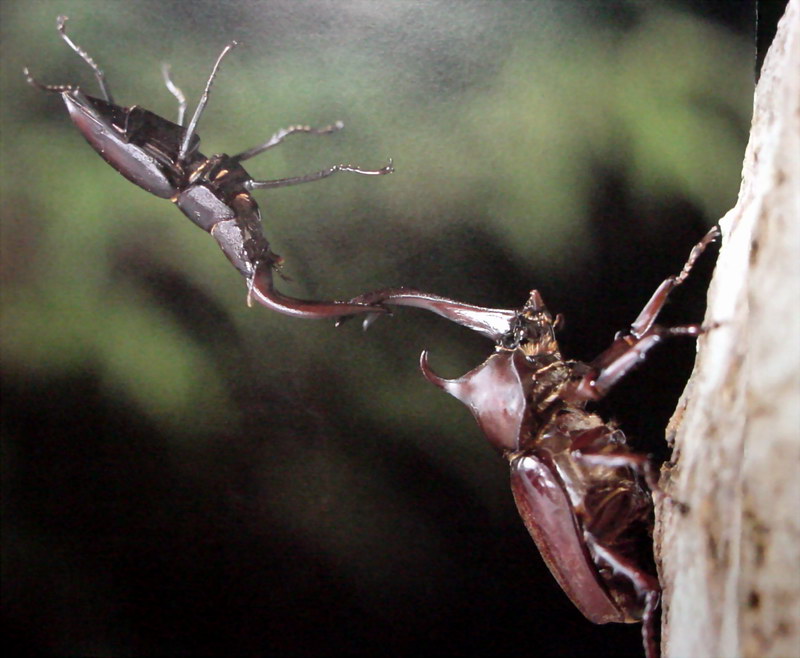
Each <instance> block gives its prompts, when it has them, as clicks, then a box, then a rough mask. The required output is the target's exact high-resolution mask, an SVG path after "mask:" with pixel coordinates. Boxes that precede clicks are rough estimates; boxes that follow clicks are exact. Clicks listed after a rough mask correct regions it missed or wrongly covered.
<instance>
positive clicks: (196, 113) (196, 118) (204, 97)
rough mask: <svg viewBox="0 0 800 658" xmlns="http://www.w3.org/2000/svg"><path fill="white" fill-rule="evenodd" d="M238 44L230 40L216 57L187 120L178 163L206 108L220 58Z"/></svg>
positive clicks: (182, 157)
mask: <svg viewBox="0 0 800 658" xmlns="http://www.w3.org/2000/svg"><path fill="white" fill-rule="evenodd" d="M238 45H239V44H238V43H236V42H235V41H231V42H230V43H229V44H228V45H227V46H225V47H224V48H223V49H222V52H221V53H220V54H219V56H218V57H217V61H216V62H214V67H213V68H212V69H211V75H209V76H208V81H207V82H206V86H205V89H203V95H202V96H201V97H200V102H199V103H198V104H197V108H196V109H195V111H194V114H193V115H192V120H191V121H189V126H188V127H187V128H186V134H185V135H184V136H183V141H182V142H181V150H180V151H178V159H177V162H178V163H181V162H183V160H184V158H186V153H187V152H188V151H189V144H190V143H191V141H192V136H193V135H194V130H195V128H197V122H198V121H200V116H201V115H202V114H203V110H205V109H206V103H208V93H209V92H210V91H211V85H212V84H213V83H214V78H216V77H217V71H218V70H219V65H220V64H221V63H222V58H223V57H225V55H227V54H228V53H229V52H230V51H231V50H233V49H234V48H236V46H238Z"/></svg>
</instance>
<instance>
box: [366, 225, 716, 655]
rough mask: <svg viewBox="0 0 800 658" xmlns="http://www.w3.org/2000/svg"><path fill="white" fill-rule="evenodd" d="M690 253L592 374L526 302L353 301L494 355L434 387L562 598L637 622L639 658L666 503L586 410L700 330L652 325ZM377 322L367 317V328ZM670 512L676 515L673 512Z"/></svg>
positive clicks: (651, 634)
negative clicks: (500, 474) (504, 486)
mask: <svg viewBox="0 0 800 658" xmlns="http://www.w3.org/2000/svg"><path fill="white" fill-rule="evenodd" d="M718 235H719V231H718V229H717V228H716V227H714V228H712V229H711V230H710V231H709V232H708V233H707V234H706V235H705V237H703V239H702V240H701V241H700V242H698V243H697V244H696V245H695V246H694V248H693V249H692V251H691V253H690V254H689V258H688V259H687V261H686V263H685V265H684V267H683V269H682V270H681V272H680V273H679V274H678V275H676V276H670V277H668V278H667V279H665V280H664V281H663V282H662V283H661V285H659V287H658V288H657V289H656V291H655V292H654V293H653V295H652V297H651V298H650V300H649V301H648V302H647V304H645V306H644V308H643V309H642V311H641V312H640V313H639V316H638V317H637V318H636V320H635V321H634V323H633V324H632V325H631V326H630V329H629V330H628V332H627V333H622V332H620V333H619V334H617V336H616V337H615V338H614V340H613V341H612V343H611V345H610V346H609V347H608V348H607V349H606V350H605V351H604V352H602V353H601V354H600V355H599V356H598V357H597V358H595V359H594V360H593V361H591V362H590V363H582V362H580V361H574V360H567V359H564V357H563V356H562V355H561V352H560V349H559V345H558V341H557V340H556V336H555V332H556V329H557V328H558V327H559V325H560V324H561V322H562V317H561V316H560V315H557V316H555V317H553V316H552V315H551V314H550V311H548V309H547V307H546V306H545V304H544V301H543V299H542V296H541V295H540V294H539V292H538V291H536V290H533V291H532V292H531V293H530V297H529V298H528V301H527V302H526V303H525V305H524V306H523V307H522V308H521V309H492V308H483V307H479V306H472V305H470V304H464V303H462V302H458V301H455V300H452V299H448V298H446V297H440V296H438V295H432V294H429V293H425V292H421V291H419V290H413V289H408V288H393V289H392V288H390V289H386V290H383V291H376V292H373V293H369V294H367V295H362V296H361V297H358V298H356V299H355V300H353V301H358V302H360V303H366V304H375V303H381V304H385V305H397V306H414V307H417V308H422V309H425V310H428V311H431V312H433V313H436V314H438V315H441V316H442V317H445V318H447V319H448V320H451V321H453V322H455V323H457V324H460V325H463V326H465V327H468V328H470V329H472V330H474V331H477V332H478V333H480V334H482V335H484V336H486V337H487V338H489V339H491V340H492V341H493V342H494V343H495V350H494V353H493V354H492V355H491V356H490V357H489V358H488V359H487V360H486V361H485V362H484V363H483V364H481V365H480V366H478V367H477V368H475V369H474V370H472V371H470V372H468V373H467V374H466V375H464V376H463V377H460V378H458V379H452V380H448V379H444V378H442V377H439V376H438V375H437V374H436V373H435V372H434V371H433V370H432V369H431V366H430V364H429V359H428V353H427V352H423V353H422V355H421V357H420V367H421V369H422V373H423V374H424V376H425V377H426V378H427V379H428V381H430V382H431V383H433V384H435V385H436V386H438V387H439V388H441V389H442V390H444V391H446V392H447V393H450V395H453V396H454V397H456V398H457V399H459V400H461V401H462V402H463V403H464V404H465V405H467V407H469V409H470V411H471V412H472V414H473V415H474V416H475V419H476V420H477V421H478V425H479V426H480V428H481V429H482V430H483V433H484V434H485V435H486V438H487V439H488V440H489V442H490V443H491V444H492V445H493V446H494V447H495V448H496V449H497V450H498V452H500V453H501V454H502V455H503V456H504V457H505V458H506V459H507V460H508V462H509V465H510V469H511V489H512V492H513V494H514V500H515V502H516V505H517V510H518V511H519V514H520V516H521V517H522V520H523V522H524V523H525V526H526V528H527V529H528V532H529V533H530V535H531V537H532V538H533V540H534V542H535V543H536V545H537V547H538V549H539V552H540V553H541V555H542V558H543V559H544V561H545V563H546V564H547V566H548V567H549V569H550V571H551V573H552V574H553V576H554V577H555V579H556V580H557V581H558V583H559V585H560V586H561V588H562V589H563V590H564V592H565V593H566V594H567V596H568V597H569V598H570V600H571V601H572V602H573V603H574V604H575V606H576V607H577V608H578V609H579V610H580V611H581V612H582V613H583V614H584V616H585V617H586V618H587V619H589V621H592V622H594V623H596V624H605V623H609V622H618V623H632V622H637V621H641V622H642V637H643V642H644V647H645V653H646V655H647V658H656V656H658V653H659V652H658V647H657V643H656V620H657V610H658V605H659V603H660V596H661V588H660V585H659V581H658V575H657V573H656V567H655V562H654V558H653V547H652V526H653V498H652V496H656V497H658V496H663V494H662V493H661V490H660V489H659V486H658V479H657V476H656V473H655V469H654V467H653V466H652V464H651V462H650V459H649V458H648V457H647V456H646V455H643V454H637V453H635V452H634V451H633V450H632V449H631V447H630V446H629V445H628V443H627V439H626V437H625V435H624V434H623V432H622V430H620V429H619V428H618V427H617V426H616V425H615V424H613V423H607V422H605V421H604V420H603V419H602V418H600V416H598V415H597V414H595V413H592V412H591V411H589V410H587V409H586V406H587V404H588V403H590V402H595V401H597V400H599V399H601V398H602V397H604V396H605V395H606V394H607V393H608V392H609V390H610V389H611V388H612V387H613V386H614V384H615V383H616V382H617V381H619V379H620V378H622V377H623V376H624V375H625V374H626V373H628V372H629V371H630V370H631V369H632V368H633V367H634V366H635V365H636V364H638V363H639V362H641V361H642V360H643V359H644V358H645V356H646V355H647V352H648V351H649V350H650V349H652V348H653V347H655V345H657V344H658V343H660V342H661V341H662V340H663V339H664V338H668V337H670V336H699V335H700V334H701V333H702V332H703V331H704V328H703V327H702V326H700V325H697V324H688V325H682V326H676V327H662V326H660V325H658V324H656V319H657V318H658V315H659V313H660V312H661V309H662V308H663V306H664V304H665V302H666V301H667V298H668V296H669V294H670V292H672V290H673V289H675V288H676V287H677V286H679V285H680V284H682V283H683V282H684V281H685V280H686V277H688V276H689V273H690V271H691V269H692V267H693V266H694V263H695V261H696V260H697V259H698V258H699V257H700V255H701V254H702V253H703V251H704V250H705V249H706V247H707V246H708V244H709V243H710V242H712V241H713V240H714V239H715V238H716V237H717V236H718ZM375 317H376V316H374V315H373V316H367V318H366V319H365V321H364V322H365V324H368V323H369V322H371V321H372V320H373V319H374V318H375ZM674 502H676V504H678V505H681V503H679V502H677V501H674Z"/></svg>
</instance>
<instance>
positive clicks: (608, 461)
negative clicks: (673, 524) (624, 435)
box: [572, 446, 689, 514]
mask: <svg viewBox="0 0 800 658" xmlns="http://www.w3.org/2000/svg"><path fill="white" fill-rule="evenodd" d="M601 449H602V448H601ZM572 454H573V456H574V457H575V458H576V459H577V460H578V461H581V462H583V463H584V464H589V465H591V466H608V467H612V468H613V467H620V466H627V467H628V468H630V469H631V470H633V471H635V472H636V473H637V474H639V475H640V476H641V477H642V478H643V479H644V481H645V483H646V484H647V488H648V489H650V492H651V493H652V494H653V498H654V499H655V500H656V501H657V502H661V501H667V502H669V503H671V504H673V505H676V506H677V507H678V510H679V511H680V512H681V513H682V514H686V513H687V512H688V511H689V506H688V505H687V504H686V503H683V502H681V501H679V500H676V499H675V498H673V497H672V496H670V495H669V494H668V493H666V492H665V491H664V490H663V489H662V488H661V485H660V484H659V483H658V472H657V471H656V469H655V467H654V466H653V462H652V461H650V457H648V456H647V455H642V454H639V453H631V452H608V451H606V452H592V449H591V447H588V446H581V447H580V448H577V449H576V448H575V447H573V453H572Z"/></svg>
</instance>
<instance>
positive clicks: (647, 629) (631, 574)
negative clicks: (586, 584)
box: [587, 535, 661, 658]
mask: <svg viewBox="0 0 800 658" xmlns="http://www.w3.org/2000/svg"><path fill="white" fill-rule="evenodd" d="M587 542H588V543H590V545H591V549H592V552H594V553H595V555H597V556H598V557H599V558H601V559H602V560H603V562H606V563H607V564H608V565H609V566H610V567H611V568H612V569H613V570H614V571H615V572H617V573H622V574H624V575H625V577H626V578H628V579H629V580H630V582H631V583H633V586H634V587H635V588H636V590H637V592H638V593H639V595H640V596H641V597H642V599H643V603H644V609H643V611H642V641H643V643H644V649H645V658H658V654H659V651H658V647H657V645H656V620H657V619H658V614H657V612H658V606H659V603H660V602H661V586H660V585H659V582H658V579H657V578H654V577H653V576H651V575H650V574H648V573H647V572H645V571H642V570H641V569H640V568H638V567H637V566H636V565H635V564H633V563H631V562H630V561H629V560H627V559H625V558H624V557H622V556H620V555H617V553H616V552H614V551H613V550H610V549H609V548H607V547H605V546H603V545H602V544H599V543H598V542H596V541H593V537H591V535H590V536H589V537H587Z"/></svg>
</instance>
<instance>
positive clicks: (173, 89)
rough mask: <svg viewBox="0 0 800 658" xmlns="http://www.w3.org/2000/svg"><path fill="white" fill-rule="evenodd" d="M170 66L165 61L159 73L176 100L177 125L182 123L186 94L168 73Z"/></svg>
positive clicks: (184, 113)
mask: <svg viewBox="0 0 800 658" xmlns="http://www.w3.org/2000/svg"><path fill="white" fill-rule="evenodd" d="M169 72H170V66H169V64H167V63H166V62H164V63H163V64H162V65H161V75H163V76H164V84H165V85H167V89H169V93H170V94H172V95H173V96H175V98H176V99H177V100H178V125H179V126H182V125H183V118H184V116H185V115H186V96H184V95H183V92H182V91H181V88H180V87H178V86H177V85H176V84H175V83H174V82H173V81H172V78H171V77H170V75H169Z"/></svg>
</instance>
